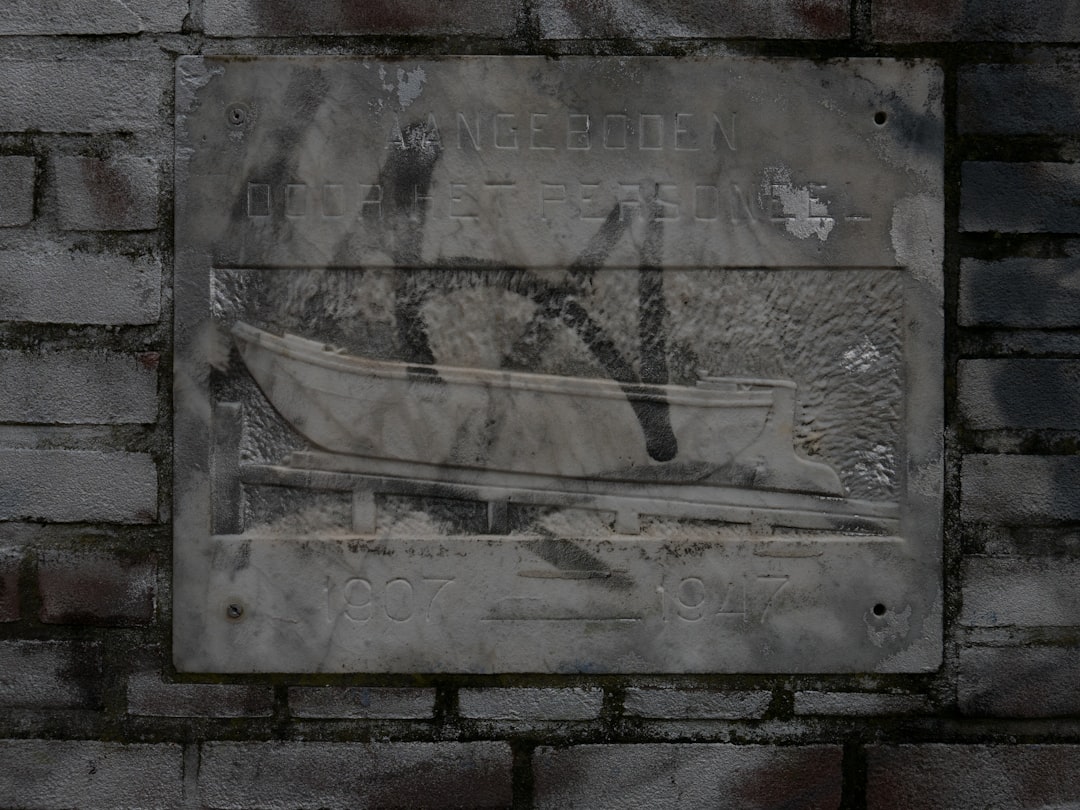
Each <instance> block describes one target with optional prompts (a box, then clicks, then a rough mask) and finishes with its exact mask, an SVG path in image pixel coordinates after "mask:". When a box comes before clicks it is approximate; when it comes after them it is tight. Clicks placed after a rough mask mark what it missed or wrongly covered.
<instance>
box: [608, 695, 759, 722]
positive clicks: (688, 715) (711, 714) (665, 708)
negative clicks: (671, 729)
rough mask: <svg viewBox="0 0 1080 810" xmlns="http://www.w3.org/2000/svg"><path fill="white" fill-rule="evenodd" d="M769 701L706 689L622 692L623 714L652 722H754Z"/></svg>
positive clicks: (757, 696)
mask: <svg viewBox="0 0 1080 810" xmlns="http://www.w3.org/2000/svg"><path fill="white" fill-rule="evenodd" d="M771 701H772V694H771V693H769V692H717V691H712V690H709V689H639V688H636V687H631V688H629V689H627V690H626V696H625V698H624V699H623V711H624V712H625V713H626V714H628V715H631V716H635V717H647V718H650V719H656V720H740V719H744V718H749V719H757V718H760V717H761V716H762V715H764V714H765V711H766V710H767V709H768V708H769V703H770V702H771Z"/></svg>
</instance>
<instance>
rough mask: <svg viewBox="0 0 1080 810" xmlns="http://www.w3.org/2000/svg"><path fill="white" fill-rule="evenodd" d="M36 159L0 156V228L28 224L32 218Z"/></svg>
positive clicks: (22, 156)
mask: <svg viewBox="0 0 1080 810" xmlns="http://www.w3.org/2000/svg"><path fill="white" fill-rule="evenodd" d="M36 171H37V161H36V160H35V159H34V158H32V157H28V156H26V155H5V156H2V157H0V228H14V227H16V226H19V225H28V224H29V223H30V222H31V220H33V218H34V174H35V172H36Z"/></svg>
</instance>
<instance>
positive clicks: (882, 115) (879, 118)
mask: <svg viewBox="0 0 1080 810" xmlns="http://www.w3.org/2000/svg"><path fill="white" fill-rule="evenodd" d="M888 120H889V114H888V113H887V112H885V111H884V110H878V111H877V112H876V113H874V123H875V124H877V125H878V126H879V127H883V126H885V122H886V121H888Z"/></svg>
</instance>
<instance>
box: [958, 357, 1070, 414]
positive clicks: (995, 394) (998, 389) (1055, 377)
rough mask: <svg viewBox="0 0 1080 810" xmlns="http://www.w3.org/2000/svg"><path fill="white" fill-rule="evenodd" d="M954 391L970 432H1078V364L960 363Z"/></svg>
mask: <svg viewBox="0 0 1080 810" xmlns="http://www.w3.org/2000/svg"><path fill="white" fill-rule="evenodd" d="M957 386H958V388H957V390H958V392H959V400H960V412H961V414H962V415H963V418H964V421H965V422H966V423H967V425H968V427H971V428H974V429H975V430H993V429H995V428H1054V429H1058V430H1080V361H1077V360H1028V359H1024V360H961V361H960V363H959V367H958V381H957Z"/></svg>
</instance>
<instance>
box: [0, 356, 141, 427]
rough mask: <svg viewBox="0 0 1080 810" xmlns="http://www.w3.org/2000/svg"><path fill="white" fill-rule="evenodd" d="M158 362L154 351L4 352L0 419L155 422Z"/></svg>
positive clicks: (0, 359) (0, 366) (0, 370)
mask: <svg viewBox="0 0 1080 810" xmlns="http://www.w3.org/2000/svg"><path fill="white" fill-rule="evenodd" d="M157 364H158V356H157V355H156V354H143V355H139V356H135V355H122V354H116V353H115V352H103V351H70V352H55V353H49V354H39V353H33V352H15V351H0V422H24V423H34V424H41V423H53V424H96V425H103V424H127V423H149V422H154V421H155V420H156V419H157Z"/></svg>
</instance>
